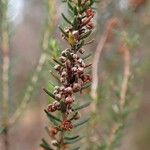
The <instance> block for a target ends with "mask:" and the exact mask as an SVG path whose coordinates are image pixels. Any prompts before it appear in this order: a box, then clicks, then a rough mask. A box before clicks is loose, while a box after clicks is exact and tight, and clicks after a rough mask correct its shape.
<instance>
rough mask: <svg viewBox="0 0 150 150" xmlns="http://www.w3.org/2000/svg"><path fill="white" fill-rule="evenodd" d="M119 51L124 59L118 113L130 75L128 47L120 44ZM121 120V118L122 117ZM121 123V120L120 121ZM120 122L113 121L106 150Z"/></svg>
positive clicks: (124, 100)
mask: <svg viewBox="0 0 150 150" xmlns="http://www.w3.org/2000/svg"><path fill="white" fill-rule="evenodd" d="M119 51H120V52H121V54H122V55H123V61H124V73H123V81H122V85H121V90H120V99H119V108H120V113H123V111H124V107H125V103H126V94H127V89H128V81H129V77H130V53H129V49H128V48H127V46H126V44H122V45H121V47H120V49H119ZM122 121H124V120H123V118H122ZM122 124H123V122H122ZM120 125H121V124H120V123H117V122H114V124H113V126H112V129H111V132H110V135H109V138H108V146H107V147H108V148H107V149H108V150H109V149H110V148H111V146H112V143H113V142H114V140H115V138H116V134H117V130H119V128H120Z"/></svg>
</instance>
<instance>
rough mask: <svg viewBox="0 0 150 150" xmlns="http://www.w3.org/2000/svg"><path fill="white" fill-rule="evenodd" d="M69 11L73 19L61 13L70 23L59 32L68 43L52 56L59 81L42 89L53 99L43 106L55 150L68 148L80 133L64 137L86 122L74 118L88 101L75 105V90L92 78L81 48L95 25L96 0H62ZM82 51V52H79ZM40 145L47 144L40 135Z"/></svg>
mask: <svg viewBox="0 0 150 150" xmlns="http://www.w3.org/2000/svg"><path fill="white" fill-rule="evenodd" d="M63 2H65V3H67V6H68V8H69V10H70V12H71V13H72V14H73V19H68V17H66V16H65V15H64V14H63V13H62V17H63V19H64V20H65V21H66V22H67V23H68V24H69V25H68V26H67V27H65V28H61V27H60V26H59V29H60V31H61V32H62V38H63V39H64V40H65V41H66V42H67V43H68V45H69V47H68V48H67V49H65V50H63V51H62V52H61V55H60V57H59V58H53V61H54V62H55V63H56V65H55V66H54V70H55V71H56V74H57V75H59V76H60V85H58V86H55V87H54V91H53V92H52V93H51V92H50V91H48V90H46V89H44V91H45V92H46V93H47V94H48V95H49V96H51V97H52V98H53V99H54V102H53V103H51V104H49V106H48V108H47V109H46V110H45V112H46V114H47V116H48V118H49V120H50V121H51V122H52V125H51V126H52V127H51V128H50V130H49V129H47V131H48V133H49V135H50V137H51V138H52V139H53V140H52V142H51V145H52V146H54V147H56V148H57V149H58V150H66V149H69V146H68V144H69V143H70V142H73V141H74V142H76V141H78V140H79V139H80V136H73V137H66V136H67V134H68V132H70V131H72V129H74V128H75V127H77V126H79V125H82V124H84V123H86V122H87V119H86V120H82V121H81V122H76V120H78V119H79V118H80V115H79V112H78V110H79V109H82V108H84V107H86V106H88V104H85V105H83V106H80V107H78V108H77V107H75V103H76V101H77V99H76V98H75V95H76V93H78V92H80V93H81V92H82V91H83V90H84V89H85V88H87V87H89V83H90V82H91V80H92V79H91V75H89V74H86V73H85V70H86V69H88V68H89V67H91V64H86V63H85V59H86V58H87V57H86V56H84V55H83V54H84V53H85V52H86V50H85V49H84V48H83V46H84V45H86V43H91V42H90V41H86V38H87V37H89V36H90V35H91V33H92V30H93V29H94V25H93V22H92V20H93V17H94V14H95V13H94V11H93V8H92V5H93V4H94V3H95V2H96V0H78V1H77V0H64V1H63ZM82 55H83V56H82ZM54 112H55V113H56V112H57V113H56V114H61V115H59V116H61V117H60V118H59V117H56V116H54V115H52V113H54ZM42 141H43V143H42V144H41V146H42V147H43V148H44V149H46V150H49V149H52V148H50V145H49V144H48V143H47V142H46V141H45V140H44V139H43V140H42Z"/></svg>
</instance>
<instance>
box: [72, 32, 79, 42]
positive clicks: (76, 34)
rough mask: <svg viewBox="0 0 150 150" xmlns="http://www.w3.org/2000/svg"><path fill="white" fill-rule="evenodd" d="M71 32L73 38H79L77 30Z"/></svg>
mask: <svg viewBox="0 0 150 150" xmlns="http://www.w3.org/2000/svg"><path fill="white" fill-rule="evenodd" d="M72 34H73V36H74V38H75V39H76V40H78V39H79V32H78V31H73V32H72Z"/></svg>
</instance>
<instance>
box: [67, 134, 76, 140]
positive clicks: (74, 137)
mask: <svg viewBox="0 0 150 150" xmlns="http://www.w3.org/2000/svg"><path fill="white" fill-rule="evenodd" d="M77 138H79V136H78V135H76V136H72V137H67V136H66V137H64V139H65V140H75V139H77Z"/></svg>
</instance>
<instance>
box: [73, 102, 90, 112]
mask: <svg viewBox="0 0 150 150" xmlns="http://www.w3.org/2000/svg"><path fill="white" fill-rule="evenodd" d="M90 104H91V102H87V103H85V104H83V105H80V106H77V107H75V108H74V110H75V111H77V110H80V109H83V108H86V107H88V106H89V105H90Z"/></svg>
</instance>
